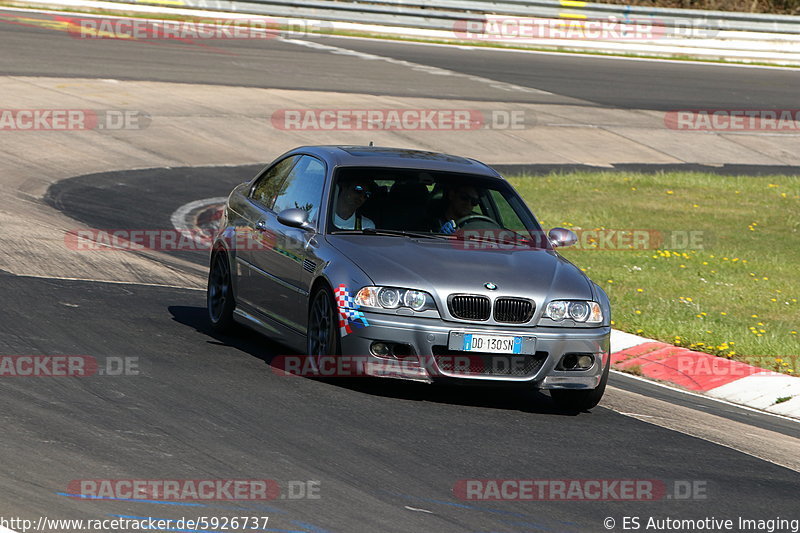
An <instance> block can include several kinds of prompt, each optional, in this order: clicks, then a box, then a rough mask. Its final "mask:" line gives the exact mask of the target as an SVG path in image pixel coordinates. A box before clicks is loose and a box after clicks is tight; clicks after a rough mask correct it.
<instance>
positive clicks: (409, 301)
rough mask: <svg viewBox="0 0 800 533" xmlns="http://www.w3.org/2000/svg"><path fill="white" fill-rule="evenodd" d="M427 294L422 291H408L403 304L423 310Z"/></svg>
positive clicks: (415, 309) (416, 309)
mask: <svg viewBox="0 0 800 533" xmlns="http://www.w3.org/2000/svg"><path fill="white" fill-rule="evenodd" d="M425 296H426V294H425V293H424V292H422V291H406V293H405V295H404V296H403V305H405V306H406V307H410V308H411V309H413V310H414V311H421V310H422V308H423V307H425V300H426V298H425Z"/></svg>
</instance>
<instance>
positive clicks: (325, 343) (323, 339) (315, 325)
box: [306, 287, 340, 369]
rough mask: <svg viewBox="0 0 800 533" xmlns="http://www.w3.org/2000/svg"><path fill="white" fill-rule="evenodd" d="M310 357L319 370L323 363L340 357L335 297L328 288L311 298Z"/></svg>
mask: <svg viewBox="0 0 800 533" xmlns="http://www.w3.org/2000/svg"><path fill="white" fill-rule="evenodd" d="M306 338H307V342H306V346H307V348H308V355H309V357H311V358H312V359H313V360H314V363H315V364H316V365H317V369H321V368H322V365H321V363H322V361H323V360H324V359H326V358H330V357H336V356H338V355H339V352H340V348H339V320H338V312H337V310H336V308H335V307H334V300H333V295H332V294H331V292H330V290H329V289H328V288H327V287H320V288H319V289H317V290H316V292H314V295H313V296H312V298H311V306H310V307H309V310H308V329H307V333H306Z"/></svg>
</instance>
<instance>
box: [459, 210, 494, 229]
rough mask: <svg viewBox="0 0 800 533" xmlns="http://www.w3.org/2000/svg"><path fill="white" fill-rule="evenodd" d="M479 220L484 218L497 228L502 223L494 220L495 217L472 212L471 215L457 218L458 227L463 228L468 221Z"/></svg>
mask: <svg viewBox="0 0 800 533" xmlns="http://www.w3.org/2000/svg"><path fill="white" fill-rule="evenodd" d="M478 220H482V221H484V222H489V223H491V224H492V226H493V227H495V228H499V227H500V224H498V223H497V221H496V220H494V219H493V218H490V217H487V216H486V215H478V214H476V213H472V214H470V215H467V216H465V217H461V218H459V219H458V220H456V227H457V228H461V227H463V226H464V225H466V224H468V223H471V222H474V221H478Z"/></svg>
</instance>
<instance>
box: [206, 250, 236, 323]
mask: <svg viewBox="0 0 800 533" xmlns="http://www.w3.org/2000/svg"><path fill="white" fill-rule="evenodd" d="M206 307H207V309H208V318H209V320H210V322H211V327H212V328H213V329H214V331H216V332H217V333H230V332H231V331H232V330H233V328H234V325H235V322H234V320H233V310H234V308H235V307H236V302H235V301H234V298H233V284H232V283H231V265H230V262H229V261H228V255H227V254H226V253H225V252H215V253H214V255H212V256H211V267H210V268H209V271H208V287H207V289H206Z"/></svg>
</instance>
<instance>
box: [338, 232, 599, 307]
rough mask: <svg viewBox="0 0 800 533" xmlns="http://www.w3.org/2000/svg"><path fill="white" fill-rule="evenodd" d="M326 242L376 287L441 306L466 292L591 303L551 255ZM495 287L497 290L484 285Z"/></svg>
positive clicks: (349, 238) (393, 242)
mask: <svg viewBox="0 0 800 533" xmlns="http://www.w3.org/2000/svg"><path fill="white" fill-rule="evenodd" d="M327 240H328V242H329V243H330V244H331V245H332V246H333V247H334V248H336V249H337V250H338V251H339V252H341V253H342V254H343V255H344V256H345V257H347V258H348V259H350V260H351V261H352V262H353V263H355V264H356V265H357V266H358V267H359V268H361V269H362V270H363V271H364V272H365V273H366V274H367V276H369V277H370V278H371V279H372V280H373V282H374V283H375V284H376V285H386V286H395V287H408V288H415V289H420V290H425V291H428V292H430V293H431V294H433V295H434V297H436V296H437V295H438V297H439V299H440V301H444V300H445V299H446V297H447V295H448V294H452V293H458V292H467V293H470V294H486V295H488V296H520V297H525V298H531V299H534V300H535V301H536V303H537V307H539V306H541V304H542V303H543V302H544V301H546V300H550V299H555V298H560V299H585V300H591V299H592V288H591V282H590V281H589V279H588V278H587V277H586V275H584V273H583V272H581V271H580V269H578V268H577V267H575V265H573V264H572V263H570V262H569V261H567V260H566V259H564V258H562V257H561V256H559V255H558V254H556V253H555V252H554V251H552V250H544V249H528V248H519V247H515V248H513V249H508V250H503V249H487V248H482V249H475V247H477V246H480V243H475V242H464V241H439V240H432V239H431V240H428V239H412V238H408V237H394V236H379V235H328V236H327ZM487 283H493V284H495V285H496V286H497V289H496V290H492V291H490V290H488V289H487V288H486V287H485V284H487Z"/></svg>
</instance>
